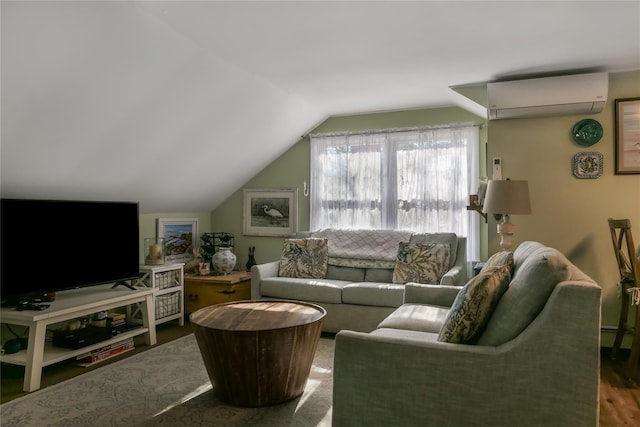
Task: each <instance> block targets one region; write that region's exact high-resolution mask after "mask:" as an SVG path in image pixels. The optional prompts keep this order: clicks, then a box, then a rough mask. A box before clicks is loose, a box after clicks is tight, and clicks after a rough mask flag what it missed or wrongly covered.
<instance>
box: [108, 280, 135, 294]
mask: <svg viewBox="0 0 640 427" xmlns="http://www.w3.org/2000/svg"><path fill="white" fill-rule="evenodd" d="M118 286H126V287H127V288H129V289H131V290H132V291H135V290H136V288H134V287H133V286H131V285H130V284H128V283H127V282H125V281H124V280H118V281H117V282H116V283H115V285H113V286H112V287H111V288H117V287H118Z"/></svg>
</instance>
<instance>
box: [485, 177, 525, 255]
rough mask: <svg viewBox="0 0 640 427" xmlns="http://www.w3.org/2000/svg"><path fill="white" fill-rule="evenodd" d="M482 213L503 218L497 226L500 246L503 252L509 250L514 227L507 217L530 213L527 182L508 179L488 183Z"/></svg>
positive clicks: (511, 245) (511, 244)
mask: <svg viewBox="0 0 640 427" xmlns="http://www.w3.org/2000/svg"><path fill="white" fill-rule="evenodd" d="M482 212H485V213H492V214H494V215H495V214H498V215H502V216H503V221H502V222H501V223H499V224H498V233H499V234H500V246H501V247H502V249H503V250H505V251H508V250H510V249H511V248H512V247H513V235H514V233H515V231H516V226H515V225H514V224H512V223H511V222H510V221H509V215H527V214H530V213H531V203H530V202H529V182H528V181H517V180H510V179H506V180H491V181H489V183H488V185H487V194H486V195H485V198H484V205H483V206H482Z"/></svg>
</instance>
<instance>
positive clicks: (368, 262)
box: [329, 243, 396, 268]
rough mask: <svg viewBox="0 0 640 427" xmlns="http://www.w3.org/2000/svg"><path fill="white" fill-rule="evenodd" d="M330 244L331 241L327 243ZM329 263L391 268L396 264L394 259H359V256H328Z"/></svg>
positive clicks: (346, 265)
mask: <svg viewBox="0 0 640 427" xmlns="http://www.w3.org/2000/svg"><path fill="white" fill-rule="evenodd" d="M329 244H331V243H329ZM329 264H330V265H337V266H340V267H353V268H393V267H394V266H395V265H396V262H395V261H387V260H383V259H360V258H334V257H329Z"/></svg>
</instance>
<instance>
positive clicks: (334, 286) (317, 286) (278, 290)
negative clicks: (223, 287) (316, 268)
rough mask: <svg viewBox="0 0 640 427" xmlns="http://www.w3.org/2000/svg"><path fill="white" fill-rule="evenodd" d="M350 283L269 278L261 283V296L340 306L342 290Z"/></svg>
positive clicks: (327, 280)
mask: <svg viewBox="0 0 640 427" xmlns="http://www.w3.org/2000/svg"><path fill="white" fill-rule="evenodd" d="M349 283H350V282H345V281H344V280H329V279H297V278H293V277H267V278H264V279H262V280H261V281H260V295H261V296H262V297H264V298H283V299H291V300H298V301H315V302H327V303H335V304H340V303H342V288H343V287H344V286H345V285H348V284H349Z"/></svg>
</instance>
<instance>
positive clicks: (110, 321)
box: [107, 313, 127, 327]
mask: <svg viewBox="0 0 640 427" xmlns="http://www.w3.org/2000/svg"><path fill="white" fill-rule="evenodd" d="M126 321H127V315H126V314H124V313H108V314H107V326H110V327H113V326H120V325H124V324H125V322H126Z"/></svg>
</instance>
